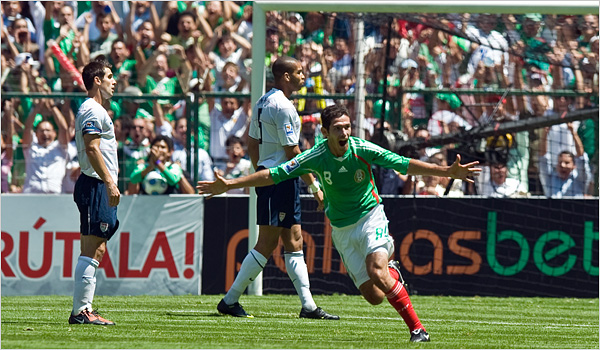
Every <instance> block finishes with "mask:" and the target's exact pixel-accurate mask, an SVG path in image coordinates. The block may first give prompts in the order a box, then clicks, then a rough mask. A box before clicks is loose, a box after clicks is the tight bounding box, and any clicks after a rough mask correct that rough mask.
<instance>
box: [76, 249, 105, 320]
mask: <svg viewBox="0 0 600 350" xmlns="http://www.w3.org/2000/svg"><path fill="white" fill-rule="evenodd" d="M98 265H100V263H99V262H98V261H97V260H94V259H92V258H90V257H87V256H79V259H78V260H77V266H75V283H74V285H73V311H72V312H71V313H72V314H73V315H77V314H79V313H80V312H81V311H83V310H85V309H86V308H87V309H88V310H90V311H92V301H93V300H94V292H95V291H96V269H97V268H98Z"/></svg>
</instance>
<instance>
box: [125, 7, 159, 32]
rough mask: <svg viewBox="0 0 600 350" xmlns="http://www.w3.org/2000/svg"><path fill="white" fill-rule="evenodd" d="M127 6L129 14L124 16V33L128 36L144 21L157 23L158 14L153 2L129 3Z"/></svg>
mask: <svg viewBox="0 0 600 350" xmlns="http://www.w3.org/2000/svg"><path fill="white" fill-rule="evenodd" d="M129 4H130V5H129V6H130V7H129V13H128V14H127V16H126V18H127V23H126V24H125V26H126V27H125V31H126V32H127V33H128V35H129V33H135V32H137V31H138V29H139V27H140V26H141V25H142V23H144V22H146V21H151V23H158V12H157V11H156V6H155V5H154V1H131V2H130V3H129Z"/></svg>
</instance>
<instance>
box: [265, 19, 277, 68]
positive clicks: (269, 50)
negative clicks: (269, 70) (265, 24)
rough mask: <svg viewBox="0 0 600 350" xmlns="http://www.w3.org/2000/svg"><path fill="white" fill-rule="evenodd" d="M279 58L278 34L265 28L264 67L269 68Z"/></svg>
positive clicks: (272, 29)
mask: <svg viewBox="0 0 600 350" xmlns="http://www.w3.org/2000/svg"><path fill="white" fill-rule="evenodd" d="M277 58H279V32H277V30H275V28H267V34H266V39H265V66H266V67H271V65H272V64H273V62H275V61H277Z"/></svg>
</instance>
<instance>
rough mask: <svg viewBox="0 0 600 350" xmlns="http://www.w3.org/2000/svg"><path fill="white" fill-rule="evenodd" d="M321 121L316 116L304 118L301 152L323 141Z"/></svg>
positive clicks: (300, 142) (301, 133)
mask: <svg viewBox="0 0 600 350" xmlns="http://www.w3.org/2000/svg"><path fill="white" fill-rule="evenodd" d="M319 129H320V124H319V119H318V118H317V116H315V115H311V114H309V115H305V116H303V117H302V130H301V132H300V141H299V146H300V151H305V150H307V149H309V148H312V147H313V146H314V145H315V142H316V141H317V140H319V139H321V135H320V132H317V130H319Z"/></svg>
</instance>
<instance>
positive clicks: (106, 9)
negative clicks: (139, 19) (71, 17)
mask: <svg viewBox="0 0 600 350" xmlns="http://www.w3.org/2000/svg"><path fill="white" fill-rule="evenodd" d="M91 3H92V9H91V10H89V11H86V12H83V13H81V14H79V17H77V20H75V26H76V28H78V29H83V28H84V26H85V25H86V23H89V33H88V35H87V39H89V41H94V40H97V39H98V38H99V37H100V27H99V26H98V25H97V24H96V22H97V21H98V18H99V16H102V15H105V14H108V15H110V16H111V18H112V20H113V22H114V24H115V26H114V28H113V30H115V31H116V33H117V34H118V35H119V36H121V37H122V36H123V32H122V28H121V18H120V17H119V14H118V13H117V11H116V10H115V8H114V6H113V4H112V1H91ZM46 40H47V39H46Z"/></svg>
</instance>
